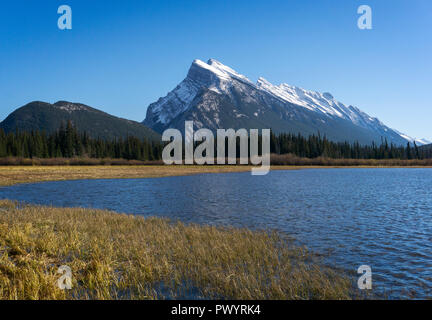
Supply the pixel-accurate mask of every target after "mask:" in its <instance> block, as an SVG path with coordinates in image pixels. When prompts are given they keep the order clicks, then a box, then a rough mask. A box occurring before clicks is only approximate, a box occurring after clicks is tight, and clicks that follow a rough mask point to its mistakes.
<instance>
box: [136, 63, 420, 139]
mask: <svg viewBox="0 0 432 320" xmlns="http://www.w3.org/2000/svg"><path fill="white" fill-rule="evenodd" d="M228 106H229V107H228ZM178 117H184V118H190V119H193V118H196V119H195V120H196V121H197V122H199V123H200V127H208V128H213V129H214V128H217V127H221V128H229V127H233V126H237V125H238V126H240V125H242V126H243V127H246V126H255V127H256V128H258V127H262V126H266V127H267V128H272V129H273V130H274V131H279V132H294V133H299V132H301V133H302V134H304V135H308V134H311V133H316V132H318V131H319V132H321V133H323V134H328V135H329V137H331V138H333V139H334V140H339V141H344V140H350V141H362V143H370V142H372V141H375V142H378V143H379V142H380V141H381V140H382V139H384V138H385V139H388V141H389V143H390V142H393V143H396V144H403V143H406V142H408V141H410V142H411V141H414V139H412V138H410V137H409V136H407V135H404V134H402V133H399V132H397V131H396V130H393V129H391V128H389V127H387V126H386V125H384V124H383V123H382V122H381V121H380V120H378V119H377V118H374V117H371V116H369V115H368V114H366V113H365V112H363V111H361V110H360V109H358V108H357V107H353V106H351V105H345V104H343V103H342V102H340V101H338V100H336V99H335V98H334V97H333V95H332V94H331V93H328V92H324V93H320V92H317V91H311V90H306V89H303V88H300V87H296V86H292V85H289V84H286V83H282V84H280V85H273V84H272V83H270V82H269V81H267V80H266V79H264V78H262V77H260V78H259V79H258V81H257V82H256V83H253V82H252V81H250V80H249V79H248V78H247V77H246V76H244V75H242V74H240V73H238V72H237V71H235V70H233V69H232V68H230V67H228V66H226V65H224V64H223V63H221V62H219V61H217V60H215V59H210V60H208V62H204V61H202V60H199V59H197V60H194V61H193V63H192V65H191V67H190V69H189V72H188V74H187V77H186V78H185V79H184V80H183V81H182V82H181V83H180V84H179V85H178V86H177V87H176V88H175V89H174V90H172V91H171V92H169V93H168V95H167V96H165V97H163V98H160V99H159V100H158V101H157V102H155V103H152V104H151V105H150V106H149V108H148V110H147V117H146V120H145V121H144V123H145V124H146V125H148V126H150V127H152V128H153V129H155V130H157V131H162V130H163V129H165V128H167V127H170V125H171V124H172V121H173V120H174V119H177V120H176V123H177V122H178V123H180V122H179V121H180V120H179V118H178ZM198 118H199V119H198ZM221 119H225V124H224V123H223V120H221ZM270 119H272V120H270ZM263 121H264V122H263ZM266 121H268V123H266ZM176 125H179V124H176ZM227 125H228V126H227ZM416 141H417V143H418V144H419V145H420V144H424V142H425V141H422V140H416Z"/></svg>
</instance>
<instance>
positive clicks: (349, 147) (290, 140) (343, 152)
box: [270, 134, 432, 160]
mask: <svg viewBox="0 0 432 320" xmlns="http://www.w3.org/2000/svg"><path fill="white" fill-rule="evenodd" d="M270 150H271V152H272V153H276V154H293V155H296V156H298V157H301V158H310V159H313V158H318V157H324V158H333V159H404V160H411V159H430V158H432V152H431V150H424V149H422V148H419V147H418V146H417V144H416V143H415V142H414V143H409V142H407V144H406V145H405V146H399V145H395V144H393V143H388V141H387V139H383V140H382V142H381V144H380V145H378V144H377V143H375V142H372V143H371V144H370V145H361V144H360V143H358V142H355V143H349V142H333V141H330V140H328V139H327V138H326V137H325V136H323V137H322V136H321V135H320V134H317V135H311V136H309V137H307V138H306V137H303V136H301V135H293V134H280V135H277V136H276V135H274V134H272V135H271V137H270Z"/></svg>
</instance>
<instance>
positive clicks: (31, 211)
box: [0, 200, 352, 299]
mask: <svg viewBox="0 0 432 320" xmlns="http://www.w3.org/2000/svg"><path fill="white" fill-rule="evenodd" d="M61 265H67V266H69V267H70V268H71V269H72V273H73V274H72V276H73V278H72V283H73V288H72V289H71V290H61V289H59V288H58V286H57V280H58V279H59V277H60V276H61V275H59V274H57V273H56V272H57V269H58V267H59V266H61ZM351 285H352V284H351V282H350V281H349V280H348V279H347V278H345V277H343V276H341V275H340V274H338V273H336V272H334V271H332V270H330V269H329V268H324V267H321V266H319V265H318V264H315V263H313V262H312V261H311V256H310V255H309V253H308V252H307V251H306V250H305V249H303V248H298V247H294V246H293V245H292V244H291V243H290V241H289V240H287V239H285V238H284V237H283V236H281V235H280V234H277V233H267V232H263V231H250V230H247V229H235V228H222V227H213V226H199V225H185V224H182V223H180V222H171V221H169V220H166V219H161V218H143V217H138V216H133V215H125V214H118V213H114V212H109V211H102V210H92V209H79V208H76V209H72V208H51V207H41V206H26V205H20V204H18V203H15V202H11V201H7V200H3V201H0V298H1V299H176V298H194V299H200V298H207V299H209V298H223V299H348V298H350V289H351Z"/></svg>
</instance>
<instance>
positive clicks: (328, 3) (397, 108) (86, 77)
mask: <svg viewBox="0 0 432 320" xmlns="http://www.w3.org/2000/svg"><path fill="white" fill-rule="evenodd" d="M62 4H67V5H69V6H71V8H72V19H73V25H72V26H73V29H72V30H67V31H61V30H59V29H58V28H57V19H58V17H59V15H58V14H57V8H58V7H59V6H60V5H62ZM362 4H367V5H369V6H371V7H372V10H373V29H372V30H359V29H358V28H357V19H358V17H359V15H358V14H357V8H358V7H359V6H360V5H362ZM431 36H432V1H430V0H414V1H408V0H361V1H357V0H343V1H342V0H293V1H290V0H281V1H277V0H267V1H261V0H259V1H255V0H247V1H245V0H235V1H234V0H228V1H225V0H218V1H207V0H198V1H192V0H190V1H163V0H158V1H142V0H141V1H128V0H124V1H99V0H91V1H81V0H80V1H78V0H62V1H52V0H44V1H31V0H28V1H24V0H16V1H8V3H6V2H5V1H2V2H1V4H0V120H3V119H4V118H5V117H6V116H7V115H8V114H9V113H10V112H12V111H13V110H14V109H16V108H17V107H20V106H22V105H24V104H26V103H28V102H30V101H33V100H42V101H47V102H55V101H57V100H69V101H74V102H82V103H85V104H88V105H91V106H93V107H96V108H100V109H102V110H104V111H106V112H109V113H112V114H114V115H116V116H121V117H125V118H129V119H133V120H137V121H142V120H143V119H144V118H145V115H146V109H147V106H148V105H149V104H150V103H151V102H154V101H155V100H157V99H158V98H159V97H160V96H164V95H166V94H167V93H168V91H170V90H172V89H173V88H174V87H175V86H176V85H177V84H178V83H179V82H180V81H181V80H183V78H184V77H185V76H186V73H187V71H188V68H189V66H190V64H191V62H192V61H193V60H194V59H196V58H199V59H201V60H205V61H206V60H207V59H209V58H215V59H217V60H219V61H221V62H223V63H225V64H227V65H229V66H231V67H232V68H234V69H235V70H237V71H238V72H240V73H243V74H245V75H246V76H248V77H249V78H250V79H251V80H254V81H255V80H256V79H257V78H258V77H259V76H263V77H264V78H266V79H267V80H269V81H270V82H272V83H275V84H278V83H281V82H285V83H289V84H292V85H297V86H301V87H304V88H306V89H310V90H318V91H328V92H331V93H332V94H333V95H334V96H335V97H336V98H337V99H338V100H340V101H342V102H344V103H346V104H352V105H355V106H357V107H359V108H360V109H362V110H363V111H365V112H367V113H369V114H370V115H372V116H377V117H378V118H380V120H382V121H383V122H384V123H386V124H387V125H389V126H390V127H393V128H396V129H398V130H400V131H402V132H405V133H407V134H409V135H411V136H413V137H416V138H428V139H429V140H432V128H431V125H430V119H431V118H432V103H431V98H430V96H431V93H432V90H431V84H432V63H431V58H432V55H431V52H432V41H431V40H432V39H431V38H432V37H431Z"/></svg>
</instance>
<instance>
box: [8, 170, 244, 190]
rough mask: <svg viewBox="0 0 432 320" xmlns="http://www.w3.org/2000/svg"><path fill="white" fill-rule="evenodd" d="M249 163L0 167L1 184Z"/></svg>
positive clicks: (159, 174) (158, 174)
mask: <svg viewBox="0 0 432 320" xmlns="http://www.w3.org/2000/svg"><path fill="white" fill-rule="evenodd" d="M250 170H251V168H250V167H248V166H228V165H227V166H165V165H148V166H3V167H1V166H0V186H7V185H13V184H18V183H32V182H40V181H59V180H77V179H126V178H155V177H168V176H181V175H191V174H198V173H216V172H221V173H222V172H241V171H250Z"/></svg>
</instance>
